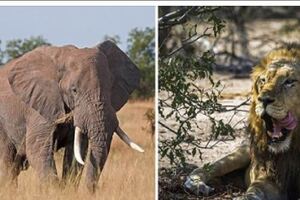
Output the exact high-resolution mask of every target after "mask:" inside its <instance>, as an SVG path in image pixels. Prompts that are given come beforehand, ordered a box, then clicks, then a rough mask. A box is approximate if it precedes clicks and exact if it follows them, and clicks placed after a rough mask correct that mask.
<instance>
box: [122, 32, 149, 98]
mask: <svg viewBox="0 0 300 200" xmlns="http://www.w3.org/2000/svg"><path fill="white" fill-rule="evenodd" d="M154 35H155V31H154V28H149V27H147V28H145V29H137V28H135V29H133V30H132V31H131V32H130V33H129V38H128V41H127V42H128V52H127V53H128V55H129V57H130V58H131V59H132V60H133V62H134V63H135V64H136V65H137V66H138V67H139V69H140V71H141V82H140V87H139V88H138V89H137V90H136V91H135V92H134V93H133V95H132V97H133V98H149V97H153V96H154V90H155V37H154Z"/></svg>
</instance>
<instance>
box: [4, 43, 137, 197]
mask: <svg viewBox="0 0 300 200" xmlns="http://www.w3.org/2000/svg"><path fill="white" fill-rule="evenodd" d="M138 84H139V70H138V69H137V67H136V66H135V65H134V64H133V63H132V62H131V61H130V59H129V58H128V57H127V56H126V55H125V54H124V53H123V52H122V51H121V50H120V49H119V48H118V47H117V46H115V45H114V44H113V43H111V42H109V41H106V42H104V43H102V44H100V45H98V46H96V47H94V48H83V49H79V48H77V47H75V46H71V45H69V46H64V47H47V46H44V47H39V48H37V49H35V50H33V51H31V52H29V53H27V54H25V55H23V56H22V57H20V58H18V59H15V60H12V61H10V62H9V63H7V64H6V65H5V66H4V67H3V68H1V69H0V180H1V183H8V182H10V183H11V182H16V180H17V176H18V174H19V173H20V170H22V169H24V168H27V167H28V164H27V162H28V163H29V165H30V166H31V167H32V168H33V169H34V170H35V171H36V172H37V174H38V176H39V177H40V179H41V181H47V182H51V183H52V182H57V181H58V177H57V171H56V167H55V162H54V158H53V154H54V151H55V150H57V149H59V148H62V147H65V148H66V149H65V157H64V162H65V166H64V167H63V169H64V171H63V177H64V176H67V174H68V173H69V172H68V170H70V167H71V166H70V163H71V162H72V156H73V155H74V154H75V158H76V160H77V161H78V162H79V163H81V164H84V168H85V170H84V171H85V180H84V183H83V184H84V185H85V186H86V187H87V188H88V189H89V190H90V191H91V192H94V191H95V188H96V184H97V181H98V179H99V176H100V173H101V171H102V169H103V167H104V163H105V161H106V159H107V156H108V153H109V149H110V144H111V140H112V136H113V133H114V132H116V133H117V134H118V135H119V136H120V137H121V139H122V140H124V141H125V142H126V143H127V144H128V145H129V146H131V147H132V148H134V149H136V150H138V151H143V150H142V149H141V148H140V147H139V146H138V145H136V144H134V143H133V142H132V141H131V140H130V139H129V138H128V136H127V135H126V134H125V133H124V132H123V130H122V129H121V128H120V127H119V124H118V119H117V117H116V112H117V111H118V110H119V109H120V108H121V107H122V106H123V105H124V104H125V103H126V102H127V100H128V98H129V95H130V93H131V92H132V91H133V90H134V89H135V88H136V87H138ZM74 132H75V135H74ZM74 140H75V141H74ZM73 145H74V146H73ZM73 151H74V153H73ZM82 157H83V158H82ZM84 158H85V159H84Z"/></svg>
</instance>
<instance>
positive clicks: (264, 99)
mask: <svg viewBox="0 0 300 200" xmlns="http://www.w3.org/2000/svg"><path fill="white" fill-rule="evenodd" d="M258 101H260V102H262V103H263V106H264V107H267V105H268V104H270V103H273V102H274V99H273V98H271V97H269V96H266V97H258Z"/></svg>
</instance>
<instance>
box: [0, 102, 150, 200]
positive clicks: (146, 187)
mask: <svg viewBox="0 0 300 200" xmlns="http://www.w3.org/2000/svg"><path fill="white" fill-rule="evenodd" d="M153 106H154V103H153V102H129V103H127V104H126V105H125V106H124V107H123V108H122V110H121V111H120V112H119V113H118V117H119V121H120V125H121V127H122V128H123V129H124V130H125V131H126V132H127V134H128V135H129V136H130V137H131V138H132V139H133V140H134V141H135V142H136V143H138V144H140V146H142V147H143V148H144V150H145V152H144V153H138V152H136V151H133V150H131V149H130V148H129V147H128V146H126V144H124V143H123V142H122V141H121V140H120V139H119V138H118V137H117V136H114V138H113V143H112V147H111V151H110V154H109V158H108V161H107V162H106V165H105V168H104V171H103V172H102V174H101V177H100V181H99V183H98V186H99V188H98V190H97V192H96V194H95V195H94V196H89V194H87V193H86V192H84V191H76V190H74V188H72V187H67V188H65V189H61V188H60V187H56V188H51V189H49V190H48V192H45V191H43V192H42V191H41V190H40V187H39V185H40V184H42V183H40V182H39V181H38V179H37V177H36V176H35V173H34V171H33V170H32V169H31V168H29V169H28V170H27V171H24V172H22V173H21V174H20V176H19V179H18V188H12V187H11V188H6V189H2V190H1V191H0V199H1V200H35V199H36V200H44V199H47V200H60V199H64V200H68V199H72V200H76V199H78V200H79V199H112V200H117V199H136V200H140V199H149V200H150V199H151V200H153V199H154V198H155V189H154V188H155V178H154V175H155V172H154V169H155V165H154V163H155V161H154V158H155V154H154V140H153V138H152V135H151V134H150V133H149V132H148V131H149V129H150V127H149V125H148V122H147V120H146V118H145V116H144V114H145V112H146V111H147V109H149V108H153ZM61 155H62V152H59V153H57V154H56V164H57V168H58V172H59V174H60V173H61V157H62V156H61Z"/></svg>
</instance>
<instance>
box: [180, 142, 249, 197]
mask: <svg viewBox="0 0 300 200" xmlns="http://www.w3.org/2000/svg"><path fill="white" fill-rule="evenodd" d="M249 163H250V153H249V145H248V144H247V145H242V146H240V147H238V148H237V149H236V150H235V151H234V152H233V153H231V154H229V155H227V156H225V157H224V158H222V159H220V160H217V161H216V162H214V163H212V164H209V165H208V166H204V167H202V168H197V169H195V170H194V171H192V173H191V174H190V175H189V176H188V177H187V180H186V182H185V184H184V187H185V188H186V189H188V190H189V191H191V192H193V193H194V194H196V195H201V194H202V195H208V194H209V193H210V192H212V191H213V188H212V187H210V186H208V185H207V183H208V182H209V181H211V180H212V179H214V178H217V177H221V176H223V175H226V174H228V173H230V172H232V171H235V170H237V169H241V168H245V167H247V166H248V165H249Z"/></svg>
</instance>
